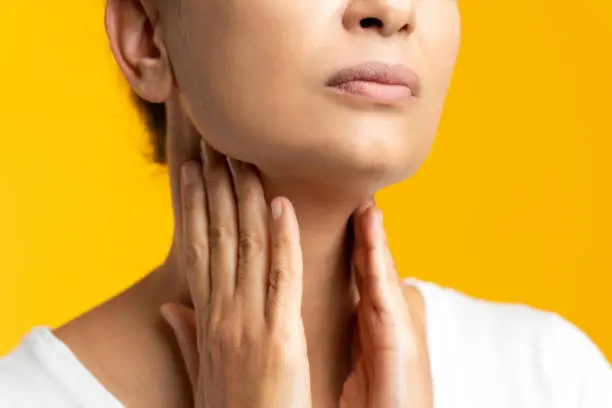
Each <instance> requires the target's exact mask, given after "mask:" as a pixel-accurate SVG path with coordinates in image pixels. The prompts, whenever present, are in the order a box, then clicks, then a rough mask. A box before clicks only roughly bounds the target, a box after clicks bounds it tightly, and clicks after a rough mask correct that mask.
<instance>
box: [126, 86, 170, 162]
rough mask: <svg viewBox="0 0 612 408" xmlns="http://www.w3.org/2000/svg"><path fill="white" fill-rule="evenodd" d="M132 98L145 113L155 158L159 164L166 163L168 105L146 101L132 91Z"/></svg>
mask: <svg viewBox="0 0 612 408" xmlns="http://www.w3.org/2000/svg"><path fill="white" fill-rule="evenodd" d="M132 99H133V100H134V102H135V103H136V106H137V107H138V109H139V110H140V111H141V113H142V114H143V115H144V118H145V122H146V124H147V127H148V128H149V135H150V142H151V145H152V146H153V160H155V162H156V163H159V164H166V159H167V156H166V153H167V152H166V105H165V104H163V103H153V102H148V101H145V100H144V99H142V98H141V97H140V96H138V95H136V93H132Z"/></svg>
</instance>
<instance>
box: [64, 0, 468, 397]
mask: <svg viewBox="0 0 612 408" xmlns="http://www.w3.org/2000/svg"><path fill="white" fill-rule="evenodd" d="M366 18H370V19H377V20H378V22H379V24H378V25H373V26H369V27H367V28H362V26H361V25H360V21H363V19H366ZM105 22H106V28H107V33H108V37H109V44H110V46H111V50H112V53H113V55H114V58H115V60H116V62H117V64H118V66H119V68H120V69H121V71H122V73H123V75H124V77H125V78H126V80H127V82H128V83H129V84H130V86H131V87H132V89H133V90H134V91H135V92H137V93H138V94H139V95H140V96H141V97H142V98H144V99H146V100H149V101H153V102H165V104H166V108H167V112H168V131H167V137H168V169H169V177H170V190H171V194H172V203H173V212H174V216H175V228H174V231H175V232H174V239H173V244H172V247H171V248H170V250H169V253H168V256H167V258H166V260H165V262H164V263H163V264H162V265H160V267H158V268H157V269H155V270H154V271H152V272H151V273H150V274H148V275H147V277H146V278H144V279H143V280H142V281H140V282H138V283H136V284H135V285H134V286H132V287H131V288H129V289H128V290H126V291H125V292H123V293H121V294H120V295H118V296H117V297H115V298H113V299H111V300H110V301H108V302H106V303H104V304H103V305H100V306H99V307H97V308H95V309H93V310H92V311H90V312H88V313H86V314H85V315H83V316H81V317H79V318H77V319H75V320H73V321H72V322H70V323H68V324H66V325H65V326H62V327H60V328H59V329H58V330H56V332H55V333H56V335H57V336H58V337H59V338H60V339H62V340H63V341H65V342H66V343H67V344H68V346H69V347H70V348H71V349H72V350H73V351H74V353H75V354H76V355H77V357H78V358H79V359H80V360H81V361H82V362H83V364H84V365H85V366H86V367H87V368H88V369H89V370H90V371H91V372H92V373H93V374H94V375H95V376H96V377H97V378H98V379H99V380H100V382H102V384H104V385H105V387H106V388H107V389H108V390H109V391H110V392H111V393H113V394H114V395H115V396H116V397H117V398H118V399H119V400H121V401H122V402H123V403H124V404H125V405H126V406H130V407H151V408H156V407H183V406H185V407H187V406H192V405H193V401H192V398H193V392H192V387H191V384H190V382H189V377H188V375H187V372H186V370H185V362H184V360H183V358H182V357H181V353H180V350H179V348H178V345H177V343H176V341H175V337H174V334H173V332H172V330H171V329H170V328H169V327H168V325H167V324H165V323H164V321H163V319H162V318H161V316H160V313H159V310H160V307H161V306H162V305H164V304H166V303H169V302H175V303H180V304H183V305H186V306H188V307H191V306H192V299H191V294H190V291H189V285H188V281H187V279H186V276H185V265H184V261H183V256H182V252H183V248H184V245H183V202H182V198H181V194H180V173H181V168H182V166H183V165H184V164H185V163H187V162H190V161H200V142H201V141H202V140H205V141H206V143H207V144H208V145H209V146H211V148H212V149H213V150H215V151H218V152H220V153H221V154H223V155H226V156H228V157H231V158H232V159H234V160H238V161H240V162H245V163H249V164H250V165H252V166H254V167H255V168H256V169H257V170H258V174H259V178H260V182H261V186H262V191H263V195H264V198H265V201H266V204H269V203H270V201H271V200H272V199H273V198H274V197H285V198H286V199H287V200H288V201H289V202H290V203H291V205H292V208H293V209H294V212H295V214H296V217H297V220H298V223H299V236H300V244H301V253H302V256H301V258H302V268H303V283H302V302H301V316H302V324H303V327H304V335H305V339H306V344H307V345H308V348H307V357H308V363H309V371H310V383H311V384H310V385H311V387H310V388H311V396H312V404H313V406H316V407H327V406H337V404H338V401H339V397H340V395H342V392H343V387H344V385H345V382H346V380H347V378H348V377H349V375H350V373H351V372H352V370H353V367H354V364H353V361H352V356H351V353H350V347H348V346H349V345H350V344H351V343H352V342H353V339H354V337H355V336H353V323H354V320H355V316H356V313H357V310H356V309H355V291H356V286H355V283H354V280H353V279H352V274H351V273H350V264H351V257H352V255H351V249H352V247H353V243H352V241H351V239H350V234H347V231H350V228H349V226H350V225H351V223H350V220H351V217H352V216H353V214H354V213H355V212H356V210H357V209H359V208H360V207H361V206H362V204H363V203H364V202H368V201H369V200H371V198H372V196H373V195H374V193H375V192H376V191H378V190H379V189H381V188H383V187H385V186H388V185H390V184H393V183H396V182H398V181H401V180H403V179H405V178H407V177H409V176H410V175H411V174H412V173H413V172H414V171H415V170H416V169H417V168H418V167H419V166H420V164H421V163H422V162H423V160H424V159H425V157H426V155H427V152H428V151H429V149H430V148H431V144H432V143H433V139H434V135H435V132H436V129H437V125H438V121H439V118H440V115H441V111H442V107H443V104H444V99H445V97H446V92H447V89H448V85H449V83H450V79H451V74H452V70H453V66H454V63H455V58H456V54H457V50H458V46H459V30H460V23H459V15H458V10H457V3H456V1H455V0H352V1H349V0H325V1H323V0H315V1H303V2H300V1H297V2H295V1H294V2H287V1H285V0H241V1H235V0H230V1H227V0H197V1H196V0H182V1H171V0H146V1H145V0H143V1H139V0H108V2H107V13H106V20H105ZM405 27H408V28H409V29H404V28H405ZM372 60H377V61H384V62H388V63H402V64H405V65H407V66H409V67H410V68H412V69H413V70H414V71H415V72H416V73H417V74H418V75H419V76H420V78H421V83H422V92H421V93H420V95H419V97H418V98H415V99H414V100H413V101H412V102H411V103H410V104H408V105H406V106H402V107H398V106H385V105H381V104H376V103H372V102H369V101H364V100H357V99H350V100H349V99H348V98H337V97H333V96H332V95H330V93H329V90H327V89H326V88H325V86H324V83H325V81H326V80H327V79H328V77H329V76H330V75H331V74H333V73H334V72H335V71H337V70H338V69H339V68H343V67H346V66H351V65H354V64H357V63H361V62H366V61H372ZM152 222H155V221H154V220H152ZM228 251H230V252H229V253H228V256H230V257H231V256H232V254H233V256H234V258H235V256H236V254H235V253H234V252H235V251H237V248H234V249H231V248H230V249H229V250H228ZM232 251H234V252H232ZM402 291H403V293H404V299H405V301H406V303H407V305H408V308H409V309H410V310H411V312H410V316H411V318H410V319H409V320H410V322H409V325H410V326H411V327H412V326H415V327H417V328H413V329H411V330H412V333H413V335H414V339H413V342H415V343H419V341H420V340H419V338H423V337H424V332H425V329H424V327H423V326H424V325H423V324H419V323H418V322H419V321H421V322H422V320H423V319H422V318H419V316H422V314H423V310H422V301H421V299H420V295H419V294H418V292H417V291H416V290H414V289H412V288H406V287H404V288H402ZM412 317H413V318H412ZM419 327H420V328H419ZM321 333H325V335H324V336H322V335H321ZM419 355H420V357H419V358H421V359H425V360H426V350H425V351H420V354H419ZM424 356H425V357H424ZM143 390H146V392H143Z"/></svg>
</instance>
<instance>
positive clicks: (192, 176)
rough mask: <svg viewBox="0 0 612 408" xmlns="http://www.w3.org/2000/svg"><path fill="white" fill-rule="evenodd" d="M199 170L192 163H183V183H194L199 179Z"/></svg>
mask: <svg viewBox="0 0 612 408" xmlns="http://www.w3.org/2000/svg"><path fill="white" fill-rule="evenodd" d="M196 172H197V170H196V169H195V168H194V166H192V165H191V164H189V163H187V164H184V165H183V171H182V177H183V185H188V184H192V183H193V182H195V180H196V179H197V177H198V175H197V173H196Z"/></svg>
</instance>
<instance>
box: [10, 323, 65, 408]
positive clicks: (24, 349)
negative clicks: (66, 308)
mask: <svg viewBox="0 0 612 408" xmlns="http://www.w3.org/2000/svg"><path fill="white" fill-rule="evenodd" d="M44 330H45V329H43V328H37V329H34V330H32V332H30V333H29V334H28V335H27V336H26V337H24V339H23V340H22V342H21V343H20V344H19V345H18V346H17V347H16V348H15V349H14V350H12V351H11V352H10V353H9V354H8V355H6V356H4V357H3V358H1V359H0V407H2V408H4V407H10V408H13V407H33V406H43V405H47V406H54V405H53V399H49V392H50V389H49V379H48V376H47V375H46V374H47V373H46V372H45V370H44V367H43V366H42V365H41V361H40V358H39V355H38V353H39V349H40V346H41V335H42V332H43V331H44ZM51 390H53V389H52V388H51ZM34 391H35V392H34ZM63 402H65V401H63Z"/></svg>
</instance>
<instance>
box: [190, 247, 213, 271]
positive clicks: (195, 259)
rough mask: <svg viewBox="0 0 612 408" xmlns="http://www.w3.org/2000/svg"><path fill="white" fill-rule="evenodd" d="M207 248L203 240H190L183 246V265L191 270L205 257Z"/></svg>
mask: <svg viewBox="0 0 612 408" xmlns="http://www.w3.org/2000/svg"><path fill="white" fill-rule="evenodd" d="M207 253H208V248H207V246H206V244H205V243H203V242H190V243H189V244H187V245H186V247H185V267H186V268H187V270H188V271H190V272H191V271H193V270H194V269H195V268H196V266H197V265H199V264H200V262H201V261H202V260H203V259H205V257H206V255H207Z"/></svg>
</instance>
